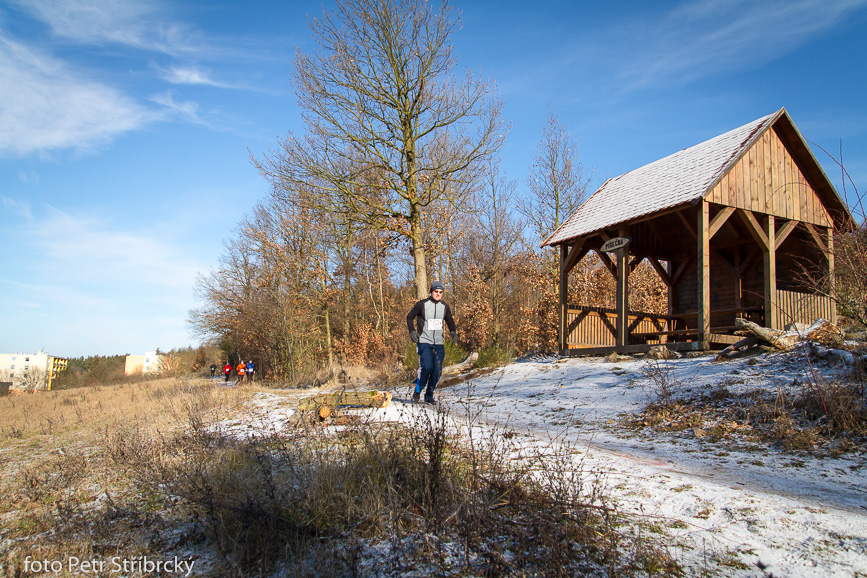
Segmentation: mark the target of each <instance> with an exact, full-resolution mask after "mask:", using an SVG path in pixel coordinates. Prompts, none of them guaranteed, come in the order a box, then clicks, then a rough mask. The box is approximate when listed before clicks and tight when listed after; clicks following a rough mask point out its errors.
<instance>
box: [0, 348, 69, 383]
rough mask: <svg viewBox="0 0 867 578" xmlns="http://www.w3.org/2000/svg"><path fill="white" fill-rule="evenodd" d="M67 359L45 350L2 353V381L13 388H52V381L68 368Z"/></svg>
mask: <svg viewBox="0 0 867 578" xmlns="http://www.w3.org/2000/svg"><path fill="white" fill-rule="evenodd" d="M66 364H67V360H66V359H64V358H62V357H54V356H53V355H49V354H47V353H45V352H44V351H39V352H37V353H0V381H3V382H7V383H11V384H12V389H51V381H52V380H53V379H54V378H55V377H57V374H59V373H60V372H61V371H63V370H65V369H66Z"/></svg>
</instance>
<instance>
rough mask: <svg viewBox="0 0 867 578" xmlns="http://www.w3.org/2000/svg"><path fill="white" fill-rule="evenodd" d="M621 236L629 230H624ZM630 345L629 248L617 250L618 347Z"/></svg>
mask: <svg viewBox="0 0 867 578" xmlns="http://www.w3.org/2000/svg"><path fill="white" fill-rule="evenodd" d="M619 234H620V236H622V237H625V236H627V234H628V230H626V229H625V228H622V229H621V231H620V233H619ZM628 343H629V246H628V245H627V246H626V247H623V248H620V249H618V250H617V346H618V347H621V346H624V345H628Z"/></svg>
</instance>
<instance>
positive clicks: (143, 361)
mask: <svg viewBox="0 0 867 578" xmlns="http://www.w3.org/2000/svg"><path fill="white" fill-rule="evenodd" d="M162 369H163V356H162V355H159V354H158V353H157V351H156V349H154V350H153V351H148V352H147V353H145V354H144V355H127V356H126V363H125V365H124V373H125V374H126V375H132V374H134V373H159V372H160V371H162Z"/></svg>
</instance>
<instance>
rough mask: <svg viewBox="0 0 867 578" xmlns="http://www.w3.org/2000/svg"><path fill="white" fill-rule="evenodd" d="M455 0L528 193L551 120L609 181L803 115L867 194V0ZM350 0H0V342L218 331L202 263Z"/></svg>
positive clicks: (235, 212)
mask: <svg viewBox="0 0 867 578" xmlns="http://www.w3.org/2000/svg"><path fill="white" fill-rule="evenodd" d="M452 5H453V7H454V8H455V9H456V10H457V11H458V13H459V14H460V18H461V23H462V26H461V28H460V29H458V30H456V31H455V32H454V34H453V36H452V42H453V44H454V51H455V56H457V58H458V59H459V60H458V64H457V72H458V73H459V74H461V75H462V74H463V73H464V72H465V71H467V70H469V71H471V72H472V73H473V74H475V75H477V76H478V77H481V78H482V79H485V80H487V81H489V82H490V83H491V85H492V86H494V87H496V91H497V96H498V97H499V98H500V99H501V100H502V101H503V103H504V109H503V120H504V121H505V122H506V123H507V124H508V126H509V132H508V137H507V141H506V144H505V145H504V147H503V148H502V150H501V152H500V154H501V157H502V166H501V171H502V172H504V173H505V174H506V176H507V177H508V178H510V179H514V180H515V181H516V183H517V189H518V192H519V193H520V192H525V191H526V189H527V186H526V176H527V173H528V169H529V167H530V165H531V164H532V160H533V156H534V153H535V149H536V146H537V143H538V142H539V140H540V138H541V134H542V128H543V125H544V124H545V121H546V118H547V117H548V115H549V113H552V114H554V115H556V116H557V117H558V118H559V120H560V121H561V122H562V123H563V125H564V126H565V127H566V128H567V130H568V131H569V133H570V134H571V136H572V137H573V138H575V139H577V141H578V143H579V148H580V154H581V159H582V163H583V165H584V167H585V170H587V171H589V173H590V174H592V178H593V181H592V184H593V187H592V188H595V187H596V186H598V185H600V184H601V183H602V182H604V181H605V180H606V179H607V178H611V177H615V176H617V175H620V174H622V173H624V172H627V171H629V170H632V169H634V168H637V167H639V166H642V165H644V164H646V163H649V162H652V161H654V160H657V159H659V158H662V157H664V156H666V155H669V154H671V153H673V152H676V151H678V150H680V149H683V148H686V147H689V146H692V145H695V144H698V143H699V142H702V141H704V140H707V139H708V138H712V137H714V136H716V135H718V134H722V133H724V132H726V131H728V130H731V129H733V128H736V127H738V126H741V125H743V124H746V123H748V122H750V121H752V120H755V119H757V118H760V117H762V116H765V115H767V114H771V113H773V112H775V111H777V110H779V109H780V108H781V107H786V109H787V110H788V112H789V114H790V116H791V117H792V119H793V120H794V122H795V124H796V126H797V127H798V128H799V130H800V131H801V133H802V134H803V135H804V137H805V138H806V139H808V141H809V142H810V143H814V144H811V147H812V149H813V153H814V154H815V156H816V157H817V159H818V160H819V161H820V163H821V164H822V165H823V167H824V168H825V171H826V173H827V174H828V176H829V177H830V179H831V181H832V182H833V183H834V184H835V185H836V186H837V187H838V190H839V191H840V192H841V194H843V193H844V191H843V187H842V182H843V181H842V179H841V171H840V169H839V167H838V166H837V165H836V164H835V162H834V161H833V160H832V159H831V158H830V157H828V156H827V155H826V154H825V153H824V152H822V150H821V149H820V148H819V147H821V148H823V149H825V150H826V151H828V152H829V153H831V154H833V155H834V156H836V157H839V155H840V153H841V150H842V156H843V162H844V165H845V166H846V169H847V171H848V172H849V174H850V175H851V177H852V180H853V182H854V186H855V187H857V189H858V190H859V191H862V192H863V191H865V190H867V106H865V104H864V102H865V98H864V95H865V92H867V91H865V88H867V37H865V35H864V34H863V30H864V27H865V24H867V0H779V1H778V0H767V1H764V0H749V1H747V0H696V1H683V2H676V1H664V0H663V1H657V2H639V1H625V0H612V1H609V2H584V1H553V0H539V1H538V2H534V3H528V2H524V1H511V0H499V1H486V0H480V1H472V2H470V1H468V0H465V1H463V2H460V1H456V2H454V3H453V4H452ZM333 6H334V3H333V1H332V0H326V1H325V2H321V1H307V0H296V1H291V2H286V1H259V0H250V1H249V2H243V3H241V2H234V1H229V0H212V1H201V0H197V1H195V2H192V1H188V0H172V1H171V2H169V1H162V0H146V1H141V2H137V1H122V0H69V1H63V0H60V1H58V0H20V1H18V0H0V352H16V351H18V352H31V353H32V352H36V351H37V350H40V349H43V350H45V351H47V352H49V353H50V354H52V355H56V356H61V357H78V356H87V355H115V354H126V353H135V354H141V353H144V352H145V351H149V350H152V349H155V348H160V349H163V350H168V349H171V348H173V347H184V346H187V345H196V344H197V343H198V339H199V338H198V337H197V336H195V335H192V334H191V333H190V331H189V327H188V325H187V317H188V311H189V310H190V309H192V308H195V307H198V306H199V305H200V302H198V301H197V299H196V296H195V292H194V287H195V279H196V277H197V275H199V274H207V272H208V271H209V270H211V269H213V268H215V267H216V266H217V265H218V259H219V256H220V254H221V253H222V251H223V242H224V240H226V239H230V238H231V237H232V236H233V235H234V234H236V231H237V225H238V223H239V221H240V220H241V219H242V218H243V217H244V216H245V215H247V214H249V213H250V212H251V211H252V209H253V207H254V206H255V204H256V203H257V202H258V201H259V200H262V199H264V198H265V197H266V196H267V194H268V190H269V187H268V183H267V182H266V181H265V180H264V179H263V178H262V177H261V176H260V175H259V174H258V172H257V171H256V170H255V168H254V167H253V165H252V164H251V162H250V155H253V156H256V157H261V156H262V155H263V154H265V153H267V152H268V151H270V150H273V149H275V148H276V144H277V139H278V138H281V137H284V136H286V135H287V134H288V133H289V132H294V133H296V134H300V133H302V132H303V124H302V122H301V117H300V112H299V109H298V107H297V106H296V99H295V95H294V92H293V87H292V85H291V81H290V79H291V75H292V68H293V62H294V55H295V51H296V49H300V50H302V51H305V52H310V51H312V50H314V48H315V44H314V42H313V39H312V37H311V34H310V29H309V21H310V19H312V18H316V17H318V16H321V15H322V12H323V10H331V9H332V8H333ZM851 190H852V184H851V183H847V189H846V191H847V192H851Z"/></svg>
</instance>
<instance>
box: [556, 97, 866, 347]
mask: <svg viewBox="0 0 867 578" xmlns="http://www.w3.org/2000/svg"><path fill="white" fill-rule="evenodd" d="M851 218H852V217H851V215H850V214H849V212H848V210H847V208H846V206H845V204H844V203H843V201H842V200H841V199H840V196H839V195H838V194H837V191H836V190H835V189H834V187H833V185H832V184H831V182H830V181H829V180H828V177H827V176H826V175H825V173H824V171H823V170H822V168H821V166H820V165H819V163H818V162H817V161H816V158H815V157H814V156H813V154H812V152H811V151H810V149H809V147H808V146H807V144H806V142H805V141H804V138H803V137H802V136H801V134H800V132H798V129H797V128H796V127H795V125H794V123H793V122H792V120H791V118H789V115H788V113H787V112H786V110H785V109H784V108H783V109H780V110H779V111H777V112H776V113H774V114H771V115H769V116H766V117H763V118H760V119H758V120H756V121H754V122H751V123H749V124H746V125H744V126H742V127H740V128H737V129H734V130H732V131H730V132H727V133H725V134H722V135H720V136H718V137H715V138H712V139H710V140H708V141H705V142H703V143H701V144H698V145H696V146H693V147H690V148H688V149H684V150H682V151H680V152H677V153H675V154H673V155H671V156H668V157H665V158H663V159H660V160H658V161H656V162H653V163H650V164H649V165H645V166H643V167H641V168H638V169H635V170H633V171H630V172H628V173H626V174H623V175H621V176H619V177H617V178H614V179H610V180H608V181H607V182H606V183H605V184H603V185H602V187H600V188H599V190H597V191H596V192H595V193H594V194H593V195H592V196H591V197H590V198H589V199H588V200H587V201H586V202H585V203H584V204H583V205H582V206H581V207H580V208H579V209H578V210H577V211H576V212H575V213H574V214H573V215H572V216H571V217H569V218H568V219H567V220H566V221H565V222H564V223H563V225H562V226H560V227H559V228H558V229H557V230H556V231H554V233H553V234H552V235H551V236H550V237H549V238H548V239H547V240H546V241H545V242H544V243H543V246H555V247H559V248H560V350H561V353H563V354H573V355H574V354H582V353H599V352H602V351H606V350H617V351H620V352H628V351H642V350H647V349H649V347H650V346H652V345H654V344H666V346H668V347H669V348H672V349H680V350H690V349H696V350H697V349H707V348H709V347H710V345H711V344H713V343H721V344H724V343H730V342H732V341H733V338H734V336H733V335H732V331H733V330H734V320H735V318H737V317H743V318H748V319H750V320H752V321H754V322H756V323H759V324H760V325H764V326H766V327H772V328H782V327H783V326H784V325H785V324H786V323H788V322H790V321H798V322H804V323H810V322H812V321H814V320H815V319H816V318H819V317H821V318H824V319H827V320H830V321H832V322H834V321H835V320H836V313H835V307H834V305H833V303H832V302H831V301H830V299H828V298H826V297H823V296H820V295H816V294H813V293H812V292H810V291H809V290H808V289H807V288H806V286H805V285H804V284H803V283H802V281H803V270H802V264H803V263H805V262H810V263H813V264H817V263H819V264H821V266H822V267H823V268H824V267H827V269H826V271H827V272H833V269H834V259H833V242H834V230H835V229H838V228H839V227H841V226H843V225H844V224H846V223H847V222H850V221H851ZM606 244H607V246H606ZM590 251H594V252H596V253H597V254H598V255H599V258H600V259H601V261H602V263H603V264H604V266H605V267H607V268H608V270H609V271H611V273H612V275H614V277H615V278H616V280H617V296H616V308H614V309H603V308H591V307H579V306H571V305H569V304H568V303H567V302H566V301H567V294H568V292H567V288H568V279H569V272H570V271H571V270H572V269H573V268H574V267H575V265H576V264H577V263H579V262H580V261H581V259H582V258H583V257H584V256H586V255H587V254H588V253H589V252H590ZM644 259H647V261H648V262H649V263H650V264H651V265H652V266H653V267H654V269H655V270H656V271H657V272H658V274H659V276H660V277H661V279H662V280H663V282H664V283H665V285H666V286H667V287H668V313H667V315H653V314H649V313H643V312H639V311H629V310H628V303H629V273H630V271H632V270H633V269H634V268H635V267H636V266H637V265H638V264H639V263H640V262H641V261H643V260H644Z"/></svg>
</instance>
